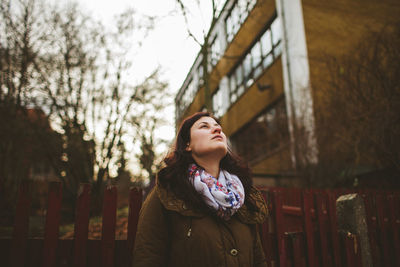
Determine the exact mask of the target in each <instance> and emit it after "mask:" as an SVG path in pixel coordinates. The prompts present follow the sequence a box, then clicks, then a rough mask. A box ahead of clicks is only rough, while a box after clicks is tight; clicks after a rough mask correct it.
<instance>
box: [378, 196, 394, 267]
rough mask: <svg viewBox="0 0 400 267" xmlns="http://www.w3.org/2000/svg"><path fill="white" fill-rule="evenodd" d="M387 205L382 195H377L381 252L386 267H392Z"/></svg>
mask: <svg viewBox="0 0 400 267" xmlns="http://www.w3.org/2000/svg"><path fill="white" fill-rule="evenodd" d="M386 207H387V205H386V203H385V199H384V196H383V195H382V193H378V194H377V195H376V209H377V212H378V226H379V236H380V242H381V244H382V245H381V249H382V250H381V251H382V256H383V263H384V266H390V265H391V263H390V258H391V257H390V249H391V248H390V247H389V242H388V236H387V228H388V227H387V226H388V221H389V220H388V217H387V215H386V212H385V211H386Z"/></svg>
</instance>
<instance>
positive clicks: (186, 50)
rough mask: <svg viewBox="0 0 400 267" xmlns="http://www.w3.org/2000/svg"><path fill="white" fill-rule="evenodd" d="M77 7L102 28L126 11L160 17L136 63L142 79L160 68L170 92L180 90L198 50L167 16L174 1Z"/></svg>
mask: <svg viewBox="0 0 400 267" xmlns="http://www.w3.org/2000/svg"><path fill="white" fill-rule="evenodd" d="M65 1H68V0H65ZM78 3H79V4H80V5H82V7H83V8H84V9H85V10H87V11H88V12H90V13H92V14H93V15H94V16H95V17H96V18H97V19H101V20H102V21H103V22H104V23H105V24H109V23H112V19H113V16H114V15H115V14H118V13H121V12H122V11H124V10H125V9H126V8H128V7H132V8H134V9H135V10H136V11H137V12H138V13H141V14H145V15H150V16H159V17H161V18H160V19H159V20H158V23H157V24H156V28H155V29H154V31H152V32H151V33H150V35H149V37H148V38H147V40H145V42H144V43H143V51H141V53H140V54H139V55H138V57H137V58H136V61H137V62H139V64H140V71H143V74H142V75H146V74H148V73H150V72H151V71H152V70H153V69H154V68H155V67H156V66H157V65H158V64H159V65H161V66H162V68H163V70H164V78H165V79H167V80H168V81H169V83H170V88H171V90H172V92H174V93H176V92H177V91H178V90H179V88H180V86H181V84H182V82H183V80H184V79H185V77H186V75H187V73H188V71H189V69H190V67H191V65H192V63H193V61H194V59H195V57H196V55H197V53H198V51H199V46H198V45H197V44H196V43H195V42H194V41H193V40H192V39H190V38H188V34H187V30H186V27H185V23H184V20H183V18H182V16H178V15H175V16H172V15H170V14H171V13H172V12H173V11H174V10H175V8H176V1H175V0H78Z"/></svg>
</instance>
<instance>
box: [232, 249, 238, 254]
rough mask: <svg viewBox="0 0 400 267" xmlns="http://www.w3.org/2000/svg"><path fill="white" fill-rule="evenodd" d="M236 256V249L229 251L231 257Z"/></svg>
mask: <svg viewBox="0 0 400 267" xmlns="http://www.w3.org/2000/svg"><path fill="white" fill-rule="evenodd" d="M237 254H238V251H237V249H235V248H233V249H231V255H232V256H236V255H237Z"/></svg>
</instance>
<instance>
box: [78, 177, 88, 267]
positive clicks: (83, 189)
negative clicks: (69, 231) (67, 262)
mask: <svg viewBox="0 0 400 267" xmlns="http://www.w3.org/2000/svg"><path fill="white" fill-rule="evenodd" d="M89 205H90V184H81V185H80V186H79V191H78V199H77V203H76V216H75V228H74V235H75V240H74V266H77V267H84V266H86V262H87V260H86V258H87V256H86V255H87V240H88V232H89Z"/></svg>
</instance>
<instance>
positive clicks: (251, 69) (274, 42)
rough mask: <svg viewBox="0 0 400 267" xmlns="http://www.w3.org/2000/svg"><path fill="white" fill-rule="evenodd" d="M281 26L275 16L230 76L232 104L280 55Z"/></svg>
mask: <svg viewBox="0 0 400 267" xmlns="http://www.w3.org/2000/svg"><path fill="white" fill-rule="evenodd" d="M281 37H282V33H281V26H280V21H279V19H278V18H277V17H276V16H275V17H274V19H273V21H272V23H270V24H269V27H267V29H266V30H265V32H264V33H263V34H262V35H261V36H260V38H259V39H257V40H256V42H255V43H254V45H253V46H252V47H251V48H250V49H249V51H248V52H247V53H246V55H245V56H244V57H243V60H242V61H241V62H239V64H238V65H237V66H236V68H235V69H233V70H232V72H231V74H230V75H229V80H230V81H231V82H230V91H231V97H230V99H231V104H233V103H234V102H235V101H237V99H238V98H239V97H240V96H241V95H242V94H243V93H244V91H245V89H247V88H248V87H250V86H251V85H252V84H253V83H254V81H255V80H256V79H257V78H258V77H259V76H260V75H261V73H262V71H263V70H264V69H266V68H268V67H269V66H270V65H271V64H272V63H273V62H274V60H275V58H276V57H277V56H278V55H280V53H281V50H280V47H281V39H280V38H281Z"/></svg>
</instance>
